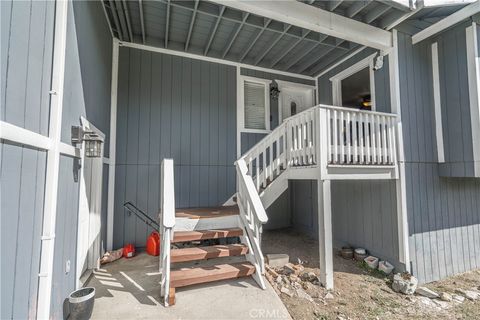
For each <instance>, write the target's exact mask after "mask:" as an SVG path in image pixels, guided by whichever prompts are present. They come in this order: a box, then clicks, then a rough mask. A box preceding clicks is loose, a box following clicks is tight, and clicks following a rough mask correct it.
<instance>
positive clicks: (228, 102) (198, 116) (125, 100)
mask: <svg viewBox="0 0 480 320" xmlns="http://www.w3.org/2000/svg"><path fill="white" fill-rule="evenodd" d="M235 156H236V69H235V67H232V66H227V65H221V64H215V63H210V62H205V61H199V60H192V59H188V58H183V57H177V56H171V55H164V54H159V53H153V52H148V51H142V50H137V49H129V48H121V49H120V64H119V96H118V120H117V157H116V179H115V182H116V184H115V221H114V247H119V246H123V245H124V244H125V243H127V242H129V243H130V242H131V243H134V244H136V245H137V246H143V245H144V243H145V241H146V237H147V232H149V231H151V230H147V227H146V226H145V224H144V223H143V222H141V221H140V220H138V219H136V218H135V217H134V216H130V215H128V214H127V213H126V212H125V211H124V209H123V203H124V202H126V201H132V202H133V203H135V204H136V205H137V206H138V207H139V208H140V209H142V210H143V211H145V212H148V214H149V215H151V216H152V217H153V218H155V219H157V215H158V211H159V201H160V194H159V191H160V190H159V183H160V163H161V160H162V159H164V158H173V160H174V165H175V195H176V199H175V200H176V206H177V207H192V206H217V205H221V204H223V203H224V202H225V201H226V200H227V199H228V198H229V197H230V196H231V195H232V194H233V193H234V192H235V169H234V161H235V158H236V157H235Z"/></svg>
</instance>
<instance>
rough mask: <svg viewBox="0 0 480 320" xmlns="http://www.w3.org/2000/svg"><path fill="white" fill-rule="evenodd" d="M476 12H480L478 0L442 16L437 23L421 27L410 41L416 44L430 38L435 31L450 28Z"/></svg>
mask: <svg viewBox="0 0 480 320" xmlns="http://www.w3.org/2000/svg"><path fill="white" fill-rule="evenodd" d="M478 12H480V1H475V2H474V3H472V4H469V5H468V6H466V7H464V8H463V9H460V10H458V11H457V12H455V13H453V14H451V15H449V16H448V17H446V18H443V19H442V20H440V21H438V22H437V23H434V24H433V25H431V26H430V27H428V28H426V29H423V30H422V31H420V32H418V33H416V34H414V35H413V36H412V43H413V44H416V43H418V42H420V41H423V40H425V39H427V38H430V37H431V36H434V35H436V34H437V33H439V32H442V31H443V30H445V29H448V28H450V27H451V26H453V25H455V24H457V23H459V22H461V21H463V20H465V19H467V18H469V17H471V16H473V15H474V14H476V13H478Z"/></svg>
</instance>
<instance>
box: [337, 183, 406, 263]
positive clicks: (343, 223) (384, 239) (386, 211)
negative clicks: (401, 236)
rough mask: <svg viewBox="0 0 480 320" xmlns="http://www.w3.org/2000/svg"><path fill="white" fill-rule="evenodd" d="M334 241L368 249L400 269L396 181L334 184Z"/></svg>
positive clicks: (338, 243) (339, 245)
mask: <svg viewBox="0 0 480 320" xmlns="http://www.w3.org/2000/svg"><path fill="white" fill-rule="evenodd" d="M332 213H333V214H332V224H333V240H334V244H335V245H336V246H338V247H341V246H342V245H345V244H347V245H350V246H353V247H362V248H366V249H367V250H368V251H369V252H370V253H371V254H372V255H375V256H377V257H380V258H381V259H386V260H388V261H389V262H390V263H392V264H393V265H395V267H397V268H401V265H400V263H399V255H398V231H397V230H398V228H397V211H396V189H395V181H393V180H377V181H375V180H365V181H333V182H332Z"/></svg>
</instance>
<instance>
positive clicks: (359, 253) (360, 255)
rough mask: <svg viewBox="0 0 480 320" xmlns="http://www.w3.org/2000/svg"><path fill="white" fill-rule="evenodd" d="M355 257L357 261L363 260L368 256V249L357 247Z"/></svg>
mask: <svg viewBox="0 0 480 320" xmlns="http://www.w3.org/2000/svg"><path fill="white" fill-rule="evenodd" d="M353 257H354V258H355V260H357V261H363V259H365V258H366V257H368V255H367V250H365V249H363V248H357V249H355V251H354V252H353Z"/></svg>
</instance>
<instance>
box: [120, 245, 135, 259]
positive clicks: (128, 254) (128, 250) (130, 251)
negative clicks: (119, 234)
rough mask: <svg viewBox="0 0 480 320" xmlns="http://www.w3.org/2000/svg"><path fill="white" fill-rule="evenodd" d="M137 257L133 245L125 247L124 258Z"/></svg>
mask: <svg viewBox="0 0 480 320" xmlns="http://www.w3.org/2000/svg"><path fill="white" fill-rule="evenodd" d="M134 255H135V246H134V245H133V244H127V245H125V247H123V257H124V258H132V257H133V256H134Z"/></svg>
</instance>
